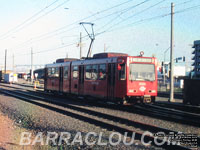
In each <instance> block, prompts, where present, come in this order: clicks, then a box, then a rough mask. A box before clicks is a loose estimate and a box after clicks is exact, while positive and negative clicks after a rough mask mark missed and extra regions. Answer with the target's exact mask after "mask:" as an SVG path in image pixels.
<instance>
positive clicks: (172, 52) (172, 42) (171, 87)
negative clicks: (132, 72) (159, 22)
mask: <svg viewBox="0 0 200 150" xmlns="http://www.w3.org/2000/svg"><path fill="white" fill-rule="evenodd" d="M169 100H170V102H174V3H171V51H170V99H169Z"/></svg>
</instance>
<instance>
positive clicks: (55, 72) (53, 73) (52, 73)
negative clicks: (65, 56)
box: [48, 67, 59, 77]
mask: <svg viewBox="0 0 200 150" xmlns="http://www.w3.org/2000/svg"><path fill="white" fill-rule="evenodd" d="M48 77H59V67H52V68H48Z"/></svg>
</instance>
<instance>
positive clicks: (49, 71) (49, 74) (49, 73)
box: [47, 68, 51, 77]
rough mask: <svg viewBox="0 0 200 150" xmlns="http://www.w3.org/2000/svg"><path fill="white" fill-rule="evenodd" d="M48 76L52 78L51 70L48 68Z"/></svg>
mask: <svg viewBox="0 0 200 150" xmlns="http://www.w3.org/2000/svg"><path fill="white" fill-rule="evenodd" d="M47 76H48V77H51V68H48V69H47Z"/></svg>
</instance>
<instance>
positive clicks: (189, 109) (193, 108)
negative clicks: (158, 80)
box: [154, 102, 200, 114]
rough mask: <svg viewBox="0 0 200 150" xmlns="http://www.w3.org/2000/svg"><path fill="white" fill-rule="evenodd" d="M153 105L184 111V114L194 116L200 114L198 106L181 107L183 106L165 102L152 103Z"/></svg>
mask: <svg viewBox="0 0 200 150" xmlns="http://www.w3.org/2000/svg"><path fill="white" fill-rule="evenodd" d="M154 105H156V106H160V107H165V108H166V107H167V108H172V109H176V110H181V111H186V112H190V113H195V114H200V106H192V105H183V104H178V103H165V102H156V103H154Z"/></svg>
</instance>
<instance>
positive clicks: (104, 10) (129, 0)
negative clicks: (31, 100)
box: [20, 0, 133, 45]
mask: <svg viewBox="0 0 200 150" xmlns="http://www.w3.org/2000/svg"><path fill="white" fill-rule="evenodd" d="M131 1H133V0H128V1H125V2H123V3H119V4H117V5H114V6H112V7H109V8H106V9H103V10H101V11H99V12H96V13H94V14H92V15H90V16H87V17H85V18H82V19H80V20H78V21H75V22H73V23H71V24H69V25H66V26H63V27H61V28H58V29H56V30H54V31H51V32H47V33H45V34H42V35H39V36H37V37H33V38H31V40H27V41H26V42H24V43H28V42H29V41H33V39H37V38H41V37H43V36H47V35H49V34H53V33H56V32H58V31H61V30H63V29H65V28H68V27H69V26H72V25H74V24H78V23H79V22H81V21H83V20H86V19H89V18H91V17H94V16H96V15H99V14H101V13H104V12H106V11H109V10H112V9H114V8H117V7H119V6H122V5H124V4H128V3H129V2H131ZM78 27H79V26H77V27H74V28H73V29H75V28H78ZM70 30H71V29H69V30H67V31H70ZM61 33H62V32H61ZM20 45H21V44H20Z"/></svg>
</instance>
